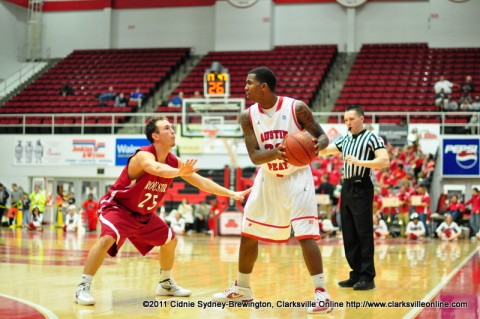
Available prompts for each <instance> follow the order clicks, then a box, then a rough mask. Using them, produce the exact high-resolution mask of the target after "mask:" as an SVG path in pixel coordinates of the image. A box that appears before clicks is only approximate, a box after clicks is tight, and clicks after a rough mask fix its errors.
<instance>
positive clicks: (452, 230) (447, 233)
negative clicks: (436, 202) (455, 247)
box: [435, 214, 462, 241]
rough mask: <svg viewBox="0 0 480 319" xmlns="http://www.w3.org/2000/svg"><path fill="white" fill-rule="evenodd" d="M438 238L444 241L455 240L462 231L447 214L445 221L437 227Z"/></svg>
mask: <svg viewBox="0 0 480 319" xmlns="http://www.w3.org/2000/svg"><path fill="white" fill-rule="evenodd" d="M435 232H436V233H437V236H438V238H440V239H441V240H446V241H453V240H457V239H458V238H459V237H460V236H461V235H462V230H461V229H460V227H458V225H457V223H455V222H454V221H453V218H452V215H450V214H447V215H446V217H445V221H444V222H443V223H441V224H440V226H438V228H437V230H436V231H435Z"/></svg>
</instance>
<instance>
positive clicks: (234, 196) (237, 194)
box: [230, 188, 252, 200]
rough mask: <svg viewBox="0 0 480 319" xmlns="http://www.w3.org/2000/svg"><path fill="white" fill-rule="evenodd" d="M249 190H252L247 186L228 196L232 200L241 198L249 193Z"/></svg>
mask: <svg viewBox="0 0 480 319" xmlns="http://www.w3.org/2000/svg"><path fill="white" fill-rule="evenodd" d="M251 191H252V189H251V188H247V189H246V190H244V191H241V192H233V194H232V195H231V196H230V197H231V198H233V199H234V200H243V199H244V198H245V196H247V194H248V193H250V192H251Z"/></svg>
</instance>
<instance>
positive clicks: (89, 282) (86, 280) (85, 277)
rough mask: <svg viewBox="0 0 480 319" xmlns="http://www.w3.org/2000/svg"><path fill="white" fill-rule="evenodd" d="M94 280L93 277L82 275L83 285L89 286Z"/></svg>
mask: <svg viewBox="0 0 480 319" xmlns="http://www.w3.org/2000/svg"><path fill="white" fill-rule="evenodd" d="M92 280H93V276H92V275H85V274H83V275H82V281H81V283H82V284H83V283H87V284H91V283H92Z"/></svg>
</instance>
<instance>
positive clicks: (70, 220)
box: [63, 205, 79, 232]
mask: <svg viewBox="0 0 480 319" xmlns="http://www.w3.org/2000/svg"><path fill="white" fill-rule="evenodd" d="M78 220H79V216H78V213H77V207H76V206H75V205H70V206H68V215H67V216H66V217H65V225H63V231H65V232H77V231H78Z"/></svg>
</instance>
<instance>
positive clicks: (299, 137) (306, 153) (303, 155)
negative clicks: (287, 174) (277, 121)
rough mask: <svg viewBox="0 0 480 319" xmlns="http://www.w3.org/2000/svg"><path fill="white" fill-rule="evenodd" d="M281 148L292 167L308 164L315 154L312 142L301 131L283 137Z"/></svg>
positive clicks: (308, 136)
mask: <svg viewBox="0 0 480 319" xmlns="http://www.w3.org/2000/svg"><path fill="white" fill-rule="evenodd" d="M283 146H284V147H285V156H286V157H287V160H288V162H289V163H290V164H292V165H294V166H305V165H308V164H310V163H311V162H312V161H313V159H314V158H315V156H316V153H317V152H316V149H315V143H314V141H313V140H312V138H311V137H310V135H308V134H307V133H305V132H303V131H300V132H297V133H293V134H288V135H287V136H285V139H284V140H283Z"/></svg>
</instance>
